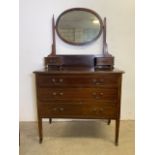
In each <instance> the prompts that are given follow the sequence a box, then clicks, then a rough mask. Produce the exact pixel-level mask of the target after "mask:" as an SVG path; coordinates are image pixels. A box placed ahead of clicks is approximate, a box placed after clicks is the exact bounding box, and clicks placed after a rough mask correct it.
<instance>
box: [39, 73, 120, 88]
mask: <svg viewBox="0 0 155 155" xmlns="http://www.w3.org/2000/svg"><path fill="white" fill-rule="evenodd" d="M118 79H119V75H117V74H104V75H102V74H101V75H97V74H95V75H63V74H60V75H51V74H50V75H42V74H39V75H37V85H38V87H81V86H84V87H104V86H106V87H107V86H108V87H111V86H112V87H114V86H117V85H118Z"/></svg>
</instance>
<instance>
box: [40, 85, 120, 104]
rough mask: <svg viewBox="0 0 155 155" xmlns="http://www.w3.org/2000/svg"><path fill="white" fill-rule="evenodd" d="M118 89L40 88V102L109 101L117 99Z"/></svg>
mask: <svg viewBox="0 0 155 155" xmlns="http://www.w3.org/2000/svg"><path fill="white" fill-rule="evenodd" d="M117 95H118V91H117V88H65V89H62V88H38V99H39V100H40V101H52V100H71V99H72V100H78V99H80V100H90V99H91V100H109V101H114V100H116V99H117Z"/></svg>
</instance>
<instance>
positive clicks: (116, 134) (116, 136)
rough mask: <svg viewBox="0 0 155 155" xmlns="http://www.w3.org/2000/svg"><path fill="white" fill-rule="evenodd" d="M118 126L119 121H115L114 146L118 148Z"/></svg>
mask: <svg viewBox="0 0 155 155" xmlns="http://www.w3.org/2000/svg"><path fill="white" fill-rule="evenodd" d="M119 125H120V120H119V119H116V128H115V145H116V146H118V141H119Z"/></svg>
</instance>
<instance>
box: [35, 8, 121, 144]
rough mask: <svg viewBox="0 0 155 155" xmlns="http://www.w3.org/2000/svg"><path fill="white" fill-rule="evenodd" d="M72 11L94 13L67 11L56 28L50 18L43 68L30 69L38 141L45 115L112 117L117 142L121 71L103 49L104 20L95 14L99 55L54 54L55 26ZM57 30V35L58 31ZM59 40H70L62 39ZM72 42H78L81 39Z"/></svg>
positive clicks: (104, 35) (86, 117) (116, 141)
mask: <svg viewBox="0 0 155 155" xmlns="http://www.w3.org/2000/svg"><path fill="white" fill-rule="evenodd" d="M72 11H77V12H78V11H85V12H87V13H92V14H94V12H93V11H92V10H88V9H82V8H74V9H70V10H67V11H65V12H64V13H62V14H61V15H60V17H59V18H58V20H57V24H56V27H55V23H54V18H53V45H52V52H51V54H50V55H49V56H48V57H45V59H44V62H45V68H44V69H43V70H40V71H34V73H35V81H36V96H37V97H36V98H37V112H38V128H39V139H40V143H41V142H42V140H43V130H42V119H43V118H49V120H50V122H51V119H52V118H73V119H74V118H78V119H107V120H109V123H110V120H115V121H116V129H115V144H116V145H117V144H118V137H119V123H120V108H121V83H122V73H123V71H120V70H116V69H114V57H113V56H111V55H110V54H109V53H108V52H107V44H106V19H105V20H104V22H103V23H102V21H101V19H100V17H98V15H97V14H95V15H96V16H97V17H98V19H99V21H100V24H101V26H100V27H101V29H100V31H101V30H102V31H103V54H102V55H99V56H97V55H57V54H56V48H55V45H56V43H55V29H58V27H59V26H58V24H59V22H60V20H61V19H60V18H61V17H62V16H63V15H65V14H66V13H69V12H72ZM65 30H66V29H65ZM100 31H99V34H100V33H101V32H100ZM57 32H58V35H60V36H61V34H60V32H59V30H57ZM65 32H66V31H65ZM74 38H75V36H74ZM62 40H64V41H65V42H68V43H69V42H70V43H72V42H73V41H70V40H68V41H67V40H65V39H64V38H63V39H62ZM89 42H90V41H89ZM75 44H79V45H80V44H81V42H80V41H79V42H75ZM82 44H83V43H82Z"/></svg>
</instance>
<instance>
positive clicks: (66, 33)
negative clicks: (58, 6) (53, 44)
mask: <svg viewBox="0 0 155 155" xmlns="http://www.w3.org/2000/svg"><path fill="white" fill-rule="evenodd" d="M56 30H57V33H58V35H59V37H60V38H61V39H62V40H63V41H65V42H67V43H70V44H73V45H83V44H87V43H90V42H92V41H95V40H96V39H97V38H98V37H99V36H100V34H101V32H102V20H101V18H100V17H99V15H98V14H96V13H95V12H94V11H92V10H88V9H78V8H77V9H76V8H75V9H70V10H67V11H65V12H63V13H62V14H61V15H60V16H59V18H58V20H57V23H56Z"/></svg>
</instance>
